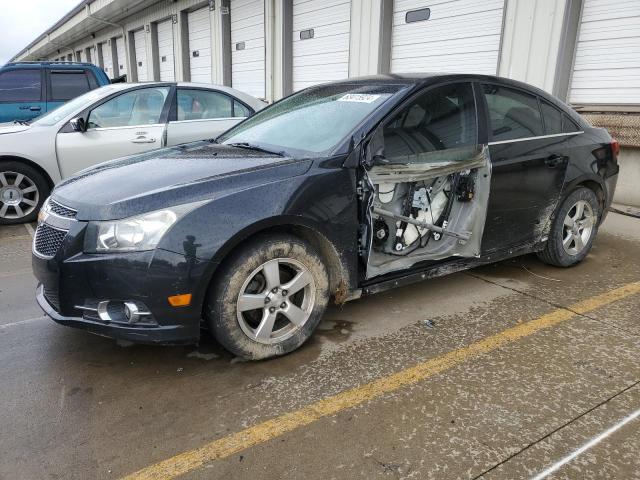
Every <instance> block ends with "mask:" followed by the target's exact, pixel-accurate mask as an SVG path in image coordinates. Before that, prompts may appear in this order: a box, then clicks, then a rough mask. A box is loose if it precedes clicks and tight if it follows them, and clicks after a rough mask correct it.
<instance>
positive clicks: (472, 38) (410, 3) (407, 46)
mask: <svg viewBox="0 0 640 480" xmlns="http://www.w3.org/2000/svg"><path fill="white" fill-rule="evenodd" d="M504 4H505V1H504V0H454V1H444V0H436V1H431V2H430V1H426V0H396V1H395V2H394V5H393V27H392V37H391V71H392V72H396V73H401V72H455V73H484V74H488V75H495V74H496V72H497V71H498V56H499V51H500V38H501V34H502V17H503V11H504Z"/></svg>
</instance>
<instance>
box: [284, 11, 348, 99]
mask: <svg viewBox="0 0 640 480" xmlns="http://www.w3.org/2000/svg"><path fill="white" fill-rule="evenodd" d="M350 28H351V1H350V0H293V90H294V91H295V90H300V89H302V88H306V87H308V86H310V85H315V84H318V83H323V82H329V81H332V80H341V79H343V78H347V77H348V76H349V31H350Z"/></svg>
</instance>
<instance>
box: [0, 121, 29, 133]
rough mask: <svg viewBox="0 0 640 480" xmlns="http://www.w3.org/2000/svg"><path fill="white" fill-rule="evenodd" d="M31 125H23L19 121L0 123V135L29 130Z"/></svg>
mask: <svg viewBox="0 0 640 480" xmlns="http://www.w3.org/2000/svg"><path fill="white" fill-rule="evenodd" d="M30 128H31V125H24V124H21V123H13V122H11V123H0V135H4V134H7V133H19V132H24V131H25V130H29V129H30Z"/></svg>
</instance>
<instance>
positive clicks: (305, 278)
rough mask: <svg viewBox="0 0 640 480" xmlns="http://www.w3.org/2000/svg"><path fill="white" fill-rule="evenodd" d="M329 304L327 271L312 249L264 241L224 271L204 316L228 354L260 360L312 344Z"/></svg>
mask: <svg viewBox="0 0 640 480" xmlns="http://www.w3.org/2000/svg"><path fill="white" fill-rule="evenodd" d="M328 301H329V284H328V275H327V270H326V268H325V266H324V264H323V262H322V258H321V257H320V255H318V253H317V252H316V250H315V249H314V248H313V247H312V246H311V245H309V244H308V243H306V242H304V241H303V240H301V239H299V238H297V237H294V236H287V235H270V236H261V237H258V238H256V239H255V240H254V241H253V242H251V243H249V244H247V245H245V246H243V247H241V248H240V249H239V250H238V251H237V252H234V253H233V254H232V255H231V257H230V258H228V259H227V260H225V262H224V264H223V265H222V266H221V267H220V271H218V272H217V274H216V276H215V278H214V281H213V282H212V285H211V286H210V287H209V292H208V294H207V300H206V305H205V317H206V320H207V321H208V323H209V327H210V329H211V332H212V334H213V336H214V337H215V339H216V340H217V341H218V342H220V344H222V346H224V347H225V348H226V349H227V350H229V351H230V352H231V353H233V354H235V355H237V356H239V357H241V358H245V359H250V360H259V359H264V358H269V357H275V356H278V355H285V354H287V353H289V352H292V351H294V350H295V349H297V348H298V347H299V346H300V345H302V344H303V343H304V342H305V341H307V340H308V339H309V337H311V335H312V334H313V331H314V330H315V328H316V327H317V325H318V323H319V322H320V319H321V318H322V315H323V313H324V310H325V308H326V306H327V303H328Z"/></svg>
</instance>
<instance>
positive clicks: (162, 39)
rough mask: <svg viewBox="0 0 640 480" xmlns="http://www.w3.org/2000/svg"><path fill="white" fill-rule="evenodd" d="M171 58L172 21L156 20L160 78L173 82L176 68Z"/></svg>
mask: <svg viewBox="0 0 640 480" xmlns="http://www.w3.org/2000/svg"><path fill="white" fill-rule="evenodd" d="M174 63H175V62H174V60H173V22H172V21H171V19H169V20H165V21H164V22H158V64H159V65H160V80H162V81H166V82H173V81H174V80H175V79H176V70H175V64H174Z"/></svg>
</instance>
